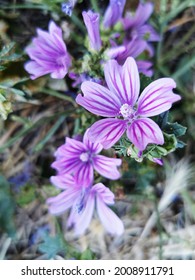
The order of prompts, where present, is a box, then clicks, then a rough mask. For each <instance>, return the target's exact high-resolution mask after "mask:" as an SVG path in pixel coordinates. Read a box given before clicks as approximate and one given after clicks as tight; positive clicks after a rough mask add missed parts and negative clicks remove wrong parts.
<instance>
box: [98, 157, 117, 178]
mask: <svg viewBox="0 0 195 280" xmlns="http://www.w3.org/2000/svg"><path fill="white" fill-rule="evenodd" d="M121 162H122V161H121V159H117V158H108V157H105V156H102V155H97V156H95V157H94V158H93V166H94V168H95V170H96V171H97V172H98V173H100V174H101V175H102V176H104V177H106V178H109V179H111V180H117V179H118V178H120V176H121V174H120V172H119V171H118V169H117V166H120V165H121Z"/></svg>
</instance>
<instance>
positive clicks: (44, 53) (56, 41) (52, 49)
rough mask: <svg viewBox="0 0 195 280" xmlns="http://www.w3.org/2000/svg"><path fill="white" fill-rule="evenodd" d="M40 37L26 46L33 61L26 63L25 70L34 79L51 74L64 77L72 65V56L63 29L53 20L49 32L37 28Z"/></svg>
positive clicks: (55, 77) (58, 77)
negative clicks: (68, 50) (64, 38)
mask: <svg viewBox="0 0 195 280" xmlns="http://www.w3.org/2000/svg"><path fill="white" fill-rule="evenodd" d="M37 34H38V37H36V38H34V39H33V41H32V45H31V46H29V47H27V48H26V52H27V54H28V55H29V56H30V58H31V61H29V62H27V63H26V64H25V70H26V71H27V72H29V73H30V74H31V76H30V77H31V79H32V80H34V79H36V78H38V77H40V76H43V75H46V74H49V73H50V74H51V77H52V78H54V79H62V78H64V76H65V75H66V74H67V72H68V68H69V67H70V65H71V58H70V55H69V54H68V52H67V49H66V45H65V43H64V41H63V38H62V30H61V28H60V27H58V26H57V25H56V24H55V23H54V22H53V21H50V23H49V32H46V31H44V30H41V29H37Z"/></svg>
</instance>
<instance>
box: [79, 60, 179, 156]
mask: <svg viewBox="0 0 195 280" xmlns="http://www.w3.org/2000/svg"><path fill="white" fill-rule="evenodd" d="M104 74H105V79H106V82H107V86H108V88H106V87H103V86H101V85H99V84H96V83H94V82H84V83H83V84H82V85H81V89H82V91H83V94H84V96H82V95H81V94H79V95H78V96H77V98H76V101H77V103H78V104H80V105H82V106H83V107H84V108H85V109H87V110H88V111H90V112H91V113H93V114H96V115H99V116H102V117H107V119H102V120H99V121H97V122H96V123H94V124H93V125H92V126H91V128H90V130H89V138H90V140H91V141H92V142H93V141H96V142H99V143H101V144H102V145H103V147H104V148H105V149H108V148H110V147H111V146H112V145H114V144H115V143H116V142H117V141H118V140H119V139H120V137H121V136H122V135H123V134H124V132H125V131H126V132H127V137H128V138H129V139H130V141H131V142H132V143H133V144H134V145H135V146H136V147H137V148H138V149H139V151H143V150H144V149H145V148H146V146H147V145H148V144H149V143H154V144H160V145H162V144H163V143H164V137H163V134H162V131H161V130H160V128H159V126H158V125H157V124H156V123H155V122H154V121H153V120H151V119H149V118H148V117H152V116H156V115H158V114H160V113H162V112H165V111H167V110H169V109H170V108H171V106H172V103H173V102H176V101H178V100H180V96H179V95H177V94H174V93H173V92H172V89H173V88H175V87H176V84H175V82H174V80H173V79H171V78H162V79H158V80H156V81H154V82H152V83H151V84H150V85H148V86H147V87H146V88H145V89H144V91H143V92H142V93H141V95H140V97H139V99H138V95H139V90H140V80H139V73H138V69H137V65H136V63H135V60H134V59H133V58H132V57H129V58H127V60H126V62H125V63H124V65H123V66H120V65H119V64H118V63H117V62H116V61H115V60H110V61H108V62H107V64H106V65H105V67H104Z"/></svg>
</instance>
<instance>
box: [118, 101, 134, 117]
mask: <svg viewBox="0 0 195 280" xmlns="http://www.w3.org/2000/svg"><path fill="white" fill-rule="evenodd" d="M120 113H121V115H122V116H123V118H124V119H129V118H133V116H134V109H133V108H132V107H131V106H130V105H128V104H127V103H125V104H123V105H122V106H121V108H120Z"/></svg>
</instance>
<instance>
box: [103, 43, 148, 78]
mask: <svg viewBox="0 0 195 280" xmlns="http://www.w3.org/2000/svg"><path fill="white" fill-rule="evenodd" d="M146 47H147V43H146V42H145V41H144V40H143V39H139V38H134V39H132V40H131V41H129V42H124V44H123V45H122V46H116V45H115V46H114V43H113V46H112V47H111V48H110V49H109V50H108V51H107V56H108V57H110V58H113V59H116V60H117V61H118V63H119V64H121V65H122V64H124V62H125V61H126V59H127V58H128V57H129V56H131V57H134V58H136V57H138V56H139V55H140V54H141V53H142V52H143V51H144V50H145V49H146ZM136 62H137V66H138V70H139V72H140V73H143V74H144V75H146V76H148V77H151V76H152V74H153V71H152V69H151V67H152V63H151V62H149V61H144V60H137V61H136Z"/></svg>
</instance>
